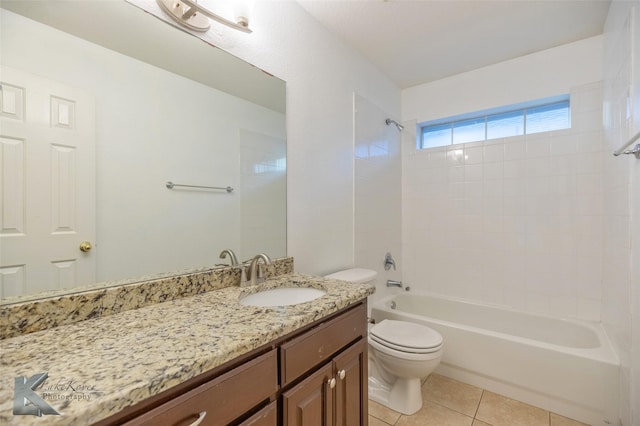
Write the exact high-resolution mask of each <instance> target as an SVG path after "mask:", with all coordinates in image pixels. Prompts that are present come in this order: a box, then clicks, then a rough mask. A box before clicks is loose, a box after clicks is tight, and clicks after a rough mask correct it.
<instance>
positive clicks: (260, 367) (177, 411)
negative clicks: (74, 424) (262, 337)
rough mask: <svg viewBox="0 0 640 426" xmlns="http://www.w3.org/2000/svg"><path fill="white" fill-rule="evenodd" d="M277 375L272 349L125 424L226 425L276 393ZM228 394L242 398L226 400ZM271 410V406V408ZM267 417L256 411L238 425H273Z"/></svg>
mask: <svg viewBox="0 0 640 426" xmlns="http://www.w3.org/2000/svg"><path fill="white" fill-rule="evenodd" d="M277 372H278V365H277V353H276V350H275V349H274V350H271V351H270V352H268V353H266V354H264V355H261V356H259V357H257V358H255V359H252V360H251V361H248V362H246V363H244V364H242V365H240V366H239V367H236V368H234V369H232V370H231V371H228V372H226V373H224V374H222V375H220V376H218V377H216V378H214V379H212V380H210V381H208V382H206V383H204V384H203V385H201V386H198V387H197V388H195V389H192V390H190V391H188V392H186V393H184V394H182V395H180V396H177V397H175V398H173V399H171V400H170V401H168V402H166V403H164V404H162V405H160V406H158V407H156V408H153V409H151V410H149V411H147V412H146V413H144V414H142V415H141V416H139V417H136V418H135V419H133V420H131V421H129V422H127V423H125V425H126V426H161V425H167V426H175V425H185V426H187V425H200V426H207V425H211V426H219V425H227V424H230V423H232V422H234V421H235V420H237V419H238V418H241V417H242V416H244V415H245V414H246V413H248V412H250V411H251V410H252V409H254V408H255V407H258V406H259V405H260V404H261V403H264V402H265V401H268V400H269V399H270V398H271V397H272V396H273V395H274V394H275V393H276V392H277V391H278V382H277ZM230 395H241V396H242V397H229V396H230ZM273 407H274V405H273V404H272V405H271V408H273ZM265 408H267V409H268V408H269V407H265ZM262 414H264V415H265V416H263V415H262ZM268 414H269V411H268V410H267V412H265V413H263V412H262V411H260V412H259V413H256V416H253V417H251V418H250V419H248V420H247V422H243V423H241V424H243V425H254V426H258V425H260V426H263V425H264V426H266V425H270V426H275V425H276V423H275V422H273V423H269V422H268V420H269V418H274V416H273V415H272V416H271V417H269V416H268ZM252 419H253V420H252Z"/></svg>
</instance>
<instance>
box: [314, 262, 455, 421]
mask: <svg viewBox="0 0 640 426" xmlns="http://www.w3.org/2000/svg"><path fill="white" fill-rule="evenodd" d="M376 275H377V274H376V272H375V271H372V270H368V269H360V268H356V269H348V270H345V271H339V272H336V273H334V274H331V275H327V276H326V277H325V278H332V279H338V280H343V281H350V282H358V283H362V282H373V281H374V280H375V277H376ZM368 343H369V345H368V346H369V351H368V352H369V355H368V360H369V380H368V384H369V399H371V400H373V401H376V402H378V403H380V404H382V405H384V406H386V407H389V408H391V409H392V410H395V411H398V412H400V413H402V414H414V413H415V412H417V411H418V410H420V408H422V392H421V389H420V387H421V383H422V379H424V378H426V377H427V376H429V375H430V374H431V373H432V372H433V371H434V370H435V369H436V367H437V366H438V364H439V363H440V359H441V358H442V348H443V339H442V336H441V335H440V333H438V332H437V331H435V330H433V329H431V328H429V327H427V326H425V325H422V324H415V323H412V322H407V321H395V320H382V321H381V322H379V323H378V324H375V325H373V324H372V325H370V326H369V335H368Z"/></svg>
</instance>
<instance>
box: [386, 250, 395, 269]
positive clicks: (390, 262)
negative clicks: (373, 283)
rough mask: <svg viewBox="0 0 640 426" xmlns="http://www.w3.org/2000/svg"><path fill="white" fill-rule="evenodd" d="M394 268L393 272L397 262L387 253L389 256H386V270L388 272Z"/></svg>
mask: <svg viewBox="0 0 640 426" xmlns="http://www.w3.org/2000/svg"><path fill="white" fill-rule="evenodd" d="M392 266H393V270H394V271H395V270H396V261H395V260H393V257H392V256H391V253H389V252H387V254H385V255H384V270H385V271H388V270H389V269H391V267H392Z"/></svg>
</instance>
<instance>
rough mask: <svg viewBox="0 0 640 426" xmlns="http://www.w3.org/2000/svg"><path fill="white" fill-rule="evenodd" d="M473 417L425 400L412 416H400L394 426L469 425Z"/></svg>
mask: <svg viewBox="0 0 640 426" xmlns="http://www.w3.org/2000/svg"><path fill="white" fill-rule="evenodd" d="M471 422H473V419H472V418H471V417H468V416H465V415H464V414H460V413H458V412H456V411H453V410H451V409H449V408H447V407H443V406H442V405H438V404H436V403H434V402H431V401H425V402H424V404H423V406H422V409H421V410H420V411H418V412H417V413H416V414H414V415H412V416H402V417H400V420H398V423H396V426H471Z"/></svg>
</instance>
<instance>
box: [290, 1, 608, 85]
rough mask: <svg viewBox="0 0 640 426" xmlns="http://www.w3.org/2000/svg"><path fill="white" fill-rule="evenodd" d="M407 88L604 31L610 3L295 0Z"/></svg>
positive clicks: (392, 78)
mask: <svg viewBox="0 0 640 426" xmlns="http://www.w3.org/2000/svg"><path fill="white" fill-rule="evenodd" d="M298 2H299V3H300V5H301V6H302V7H303V8H304V9H305V10H306V11H307V12H308V13H309V14H310V15H312V16H313V17H314V18H315V19H316V20H318V21H319V22H320V23H321V24H322V25H323V26H324V27H326V28H327V29H328V30H329V31H330V32H332V33H333V34H334V35H335V36H336V37H338V38H339V39H341V40H342V41H343V42H345V43H346V44H348V45H350V46H351V47H353V48H354V49H356V50H358V51H359V52H361V53H362V54H363V55H364V56H365V57H366V58H367V59H368V60H369V61H370V62H372V63H373V64H374V65H375V66H377V67H378V68H379V69H380V70H381V71H382V72H383V73H385V74H386V75H387V76H388V77H389V78H390V79H391V80H393V81H394V82H395V83H396V84H397V85H398V86H399V87H400V88H403V89H404V88H407V87H411V86H415V85H418V84H421V83H426V82H430V81H434V80H439V79H441V78H444V77H447V76H451V75H455V74H459V73H462V72H466V71H470V70H473V69H477V68H481V67H484V66H487V65H491V64H495V63H498V62H502V61H505V60H508V59H513V58H517V57H519V56H523V55H527V54H530V53H534V52H538V51H541V50H545V49H549V48H552V47H556V46H560V45H563V44H566V43H571V42H574V41H578V40H581V39H584V38H588V37H592V36H596V35H599V34H602V32H603V28H604V23H605V20H606V17H607V13H608V10H609V4H610V3H611V2H610V0H499V1H486V0H467V1H463V0H441V1H435V0H388V1H384V0H298Z"/></svg>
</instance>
